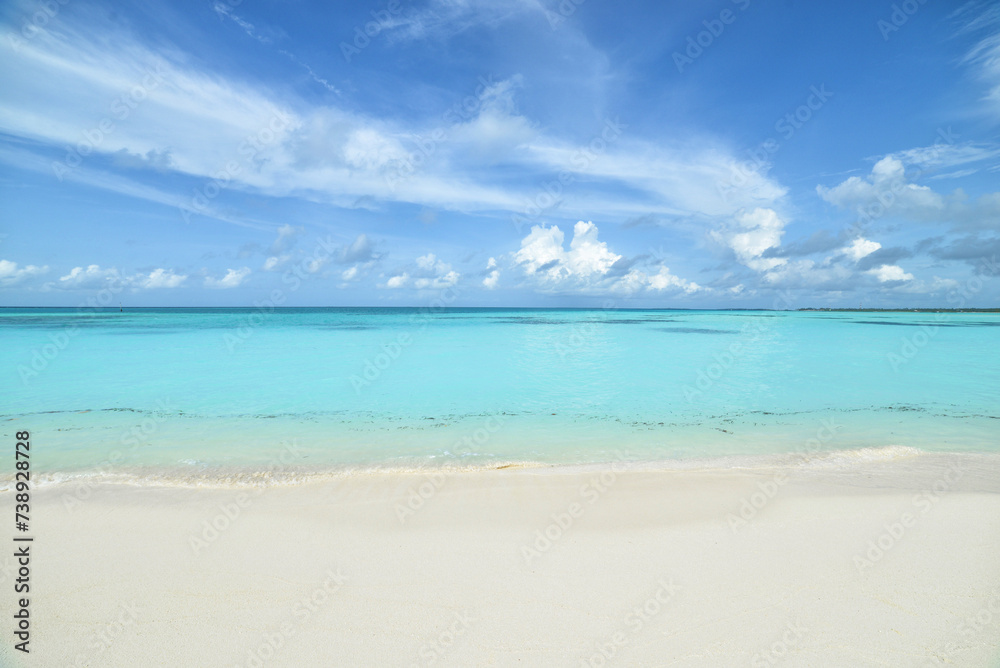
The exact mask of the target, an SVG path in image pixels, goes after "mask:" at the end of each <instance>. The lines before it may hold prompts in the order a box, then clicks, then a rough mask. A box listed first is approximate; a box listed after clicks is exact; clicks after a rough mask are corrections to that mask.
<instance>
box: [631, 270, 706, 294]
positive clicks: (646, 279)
mask: <svg viewBox="0 0 1000 668" xmlns="http://www.w3.org/2000/svg"><path fill="white" fill-rule="evenodd" d="M674 288H675V289H679V290H683V291H684V292H686V293H687V294H691V293H693V292H697V291H699V290H703V289H704V288H702V287H701V286H700V285H698V284H697V283H692V282H691V281H687V280H684V279H683V278H680V277H678V276H674V275H673V274H672V273H670V269H669V268H667V267H664V266H660V268H659V271H658V272H657V273H655V274H647V273H646V272H643V271H639V270H637V269H633V270H631V271H630V272H629V273H627V274H626V275H625V276H623V277H622V279H621V281H619V282H618V283H616V284H615V285H614V286H613V287H612V289H613V290H620V291H622V292H626V293H633V292H636V291H638V290H642V289H648V290H655V291H656V292H663V291H665V290H670V289H674Z"/></svg>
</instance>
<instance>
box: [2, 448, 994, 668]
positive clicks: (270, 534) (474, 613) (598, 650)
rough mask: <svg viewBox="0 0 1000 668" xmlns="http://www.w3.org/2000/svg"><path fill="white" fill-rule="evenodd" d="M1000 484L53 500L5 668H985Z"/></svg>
mask: <svg viewBox="0 0 1000 668" xmlns="http://www.w3.org/2000/svg"><path fill="white" fill-rule="evenodd" d="M997 462H998V460H997V459H996V458H989V457H975V456H965V457H958V456H932V455H926V456H922V457H911V458H904V459H900V460H895V461H891V462H882V463H869V464H864V465H858V466H852V467H850V468H837V467H830V468H826V469H824V468H822V467H820V468H818V469H817V468H813V469H810V470H804V469H776V470H767V469H759V470H754V471H728V470H686V471H634V470H633V471H621V470H619V471H614V470H611V469H608V468H595V469H593V470H589V471H585V470H580V469H576V470H567V469H520V470H518V469H508V470H502V471H490V472H483V471H480V472H465V473H453V474H450V475H445V476H441V477H429V476H428V475H425V474H355V475H350V476H345V477H340V478H327V479H324V480H318V481H314V482H310V483H302V484H297V485H290V486H283V487H270V488H266V489H253V488H223V487H217V488H204V487H203V488H185V487H179V486H178V487H168V486H160V487H138V486H128V485H110V484H102V485H98V486H94V487H91V486H85V487H82V488H81V487H79V486H77V485H74V484H70V483H60V484H52V485H48V486H44V487H42V488H40V489H37V490H35V491H34V493H33V499H32V515H33V521H34V527H33V529H34V531H33V534H34V536H35V542H34V543H32V544H31V603H30V609H31V624H32V625H31V642H30V649H31V653H30V655H28V656H27V657H24V656H21V655H20V653H18V652H14V651H13V650H12V646H13V643H14V642H15V641H14V639H13V637H12V635H11V632H10V631H7V632H6V634H5V635H6V638H5V639H4V641H3V642H2V649H0V652H2V655H0V661H2V662H3V665H31V666H46V667H49V666H56V667H64V666H102V667H103V666H130V667H131V666H185V667H193V666H213V667H217V666H407V667H408V666H574V667H575V666H601V665H621V666H713V667H718V666H749V667H753V666H789V667H791V666H824V667H825V666H894V667H895V666H921V665H928V666H930V665H949V666H950V665H954V666H997V665H1000V466H998V464H997ZM421 492H422V493H423V496H420V494H421ZM0 497H6V500H7V502H8V505H7V506H5V507H11V508H12V503H13V501H12V499H11V498H10V493H9V492H8V493H3V494H0ZM424 497H426V498H424ZM418 499H419V501H418ZM237 510H238V512H237ZM409 511H412V512H409ZM741 512H742V513H743V515H744V516H746V519H745V521H743V520H744V518H743V517H741V516H740V515H741ZM738 520H739V521H738ZM213 523H214V524H215V527H212V526H211V525H212V524H213ZM546 533H547V534H548V535H547V536H546ZM10 552H11V553H12V552H13V550H11V551H10ZM13 561H14V560H13V559H12V558H11V557H7V558H6V559H5V560H4V559H0V567H3V571H2V573H0V577H2V579H3V581H4V585H3V587H2V591H4V592H5V593H4V594H2V595H0V606H2V610H3V614H4V616H5V618H6V619H8V620H10V619H11V615H12V614H13V609H14V608H13V606H14V601H15V595H14V593H13V591H12V580H13V578H14V577H15V576H16V572H15V571H16V566H14V570H13V571H12V570H11V565H12V563H13ZM7 626H8V627H9V626H11V625H10V622H9V621H8V624H7ZM935 662H937V663H935Z"/></svg>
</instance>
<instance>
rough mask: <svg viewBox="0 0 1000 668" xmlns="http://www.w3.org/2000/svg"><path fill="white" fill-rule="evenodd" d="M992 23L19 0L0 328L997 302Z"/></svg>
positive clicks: (948, 15)
mask: <svg viewBox="0 0 1000 668" xmlns="http://www.w3.org/2000/svg"><path fill="white" fill-rule="evenodd" d="M998 130H1000V4H998V3H996V2H983V1H980V0H974V1H972V2H961V1H955V2H945V1H943V0H906V1H904V2H881V1H878V0H875V1H873V0H863V1H860V0H859V1H853V0H846V1H844V2H836V3H834V2H824V3H816V2H805V1H803V2H793V1H773V2H763V1H762V0H717V1H714V2H699V3H691V2H674V1H672V0H666V1H664V0H657V1H655V2H653V1H650V2H627V3H620V2H607V1H604V0H558V1H557V0H493V1H484V0H412V1H410V0H376V1H374V2H367V1H365V0H360V1H355V2H349V3H348V2H330V3H322V2H305V1H296V0H291V1H289V0H283V1H282V2H272V1H265V0H218V1H214V2H213V1H212V0H208V1H199V2H186V1H170V2H164V1H162V0H150V1H149V2H144V3H140V4H139V5H138V6H132V4H131V3H129V6H125V3H113V2H91V1H89V0H47V1H30V0H12V1H9V2H5V3H3V4H2V6H0V305H3V306H70V307H74V306H75V307H90V308H94V307H101V306H109V307H113V306H117V305H118V304H123V305H126V306H248V307H251V306H256V307H261V308H264V307H271V306H425V307H436V306H441V305H450V306H539V307H604V308H628V307H637V308H640V307H642V308H645V307H653V308H804V307H852V308H853V307H857V306H859V305H861V306H864V307H872V308H900V307H903V308H909V307H952V308H957V307H990V306H998V305H1000V266H998V265H997V264H996V263H997V262H998V261H1000V134H998Z"/></svg>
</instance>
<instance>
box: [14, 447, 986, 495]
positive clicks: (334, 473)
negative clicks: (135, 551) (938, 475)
mask: <svg viewBox="0 0 1000 668" xmlns="http://www.w3.org/2000/svg"><path fill="white" fill-rule="evenodd" d="M455 460H456V458H454V457H442V458H441V460H440V462H435V461H433V460H431V461H428V460H426V459H421V460H419V462H418V463H414V464H409V465H407V464H398V463H391V464H390V463H385V464H373V463H358V464H350V463H337V464H330V465H320V466H305V465H302V464H301V463H300V462H301V460H292V459H291V458H289V459H282V460H276V461H275V462H274V463H272V464H271V465H269V466H266V467H260V466H256V465H247V466H194V465H183V466H181V465H178V466H147V467H136V466H132V467H127V466H118V467H114V466H108V467H93V468H86V469H82V470H64V471H44V470H43V471H37V470H36V471H34V472H33V475H32V486H33V488H35V489H44V488H47V487H50V486H57V485H67V484H76V483H85V484H87V485H91V486H93V485H105V484H108V485H132V486H149V487H157V486H163V487H178V488H183V487H191V488H229V487H233V488H236V487H247V488H257V487H265V488H267V487H277V486H295V485H302V484H313V483H321V482H325V481H328V480H339V479H344V478H350V477H371V476H375V477H377V476H410V475H417V476H420V475H437V474H442V475H447V476H451V475H463V474H489V473H494V472H499V471H512V472H513V471H522V472H525V473H528V474H533V475H562V474H570V475H571V474H578V473H588V472H594V471H597V472H599V471H602V470H607V469H611V470H614V471H615V472H632V473H665V474H678V473H698V474H715V475H727V474H746V475H770V474H773V473H776V472H780V473H783V474H785V475H788V476H809V477H813V478H822V477H823V476H824V474H826V475H838V476H843V475H851V474H854V475H861V474H866V473H867V474H869V475H871V474H872V472H873V471H881V472H883V473H884V472H885V471H886V470H889V469H891V467H894V466H904V467H905V466H909V467H911V468H912V467H919V468H921V469H924V470H926V471H935V470H943V469H945V468H947V467H949V466H951V465H952V464H953V463H954V462H960V463H961V466H962V467H963V468H964V469H966V470H969V471H976V472H978V475H980V476H985V477H986V478H987V479H988V478H989V476H990V475H995V476H996V478H997V485H996V489H997V491H1000V453H996V452H990V451H972V452H968V451H966V452H960V451H928V450H920V449H918V448H913V447H910V446H900V445H887V446H881V447H872V448H854V449H847V450H822V451H817V452H812V453H809V452H786V453H767V454H754V455H722V456H710V457H685V458H668V459H645V460H630V459H627V458H626V457H625V455H624V453H621V452H620V453H619V457H618V458H617V459H614V460H605V461H588V462H562V463H555V462H547V461H538V460H505V459H496V460H493V459H490V460H487V461H480V462H478V463H465V464H463V463H457V462H456V461H455ZM293 461H294V462H295V463H294V465H293V464H292V463H291V462H293ZM13 482H14V476H13V474H7V475H2V476H0V494H2V493H4V492H8V491H10V489H11V487H12V484H13ZM988 487H989V489H990V490H992V489H993V488H992V486H989V485H988Z"/></svg>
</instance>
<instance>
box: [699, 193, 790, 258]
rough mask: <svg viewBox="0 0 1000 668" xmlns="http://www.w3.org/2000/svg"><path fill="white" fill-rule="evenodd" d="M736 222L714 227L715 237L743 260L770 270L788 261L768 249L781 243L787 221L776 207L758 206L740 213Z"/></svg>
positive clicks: (734, 220) (713, 233)
mask: <svg viewBox="0 0 1000 668" xmlns="http://www.w3.org/2000/svg"><path fill="white" fill-rule="evenodd" d="M733 223H734V224H733V225H730V226H728V227H727V228H726V229H723V230H713V231H712V237H713V238H714V239H715V240H716V241H719V242H721V243H723V244H725V245H726V246H728V247H729V248H730V249H731V250H732V251H733V253H735V255H736V259H737V260H739V261H740V263H742V264H744V265H746V266H747V267H750V268H751V269H753V270H755V271H768V270H771V269H774V268H775V267H778V266H781V265H783V264H785V262H787V260H786V259H785V258H781V257H771V256H769V255H768V254H767V251H769V250H771V249H773V248H777V247H778V246H780V244H781V237H782V236H783V235H784V233H785V221H783V220H782V219H781V217H780V216H778V214H777V213H776V212H775V211H774V210H773V209H764V208H757V209H754V210H752V211H744V212H741V213H739V214H738V215H736V216H735V217H734V219H733Z"/></svg>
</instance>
